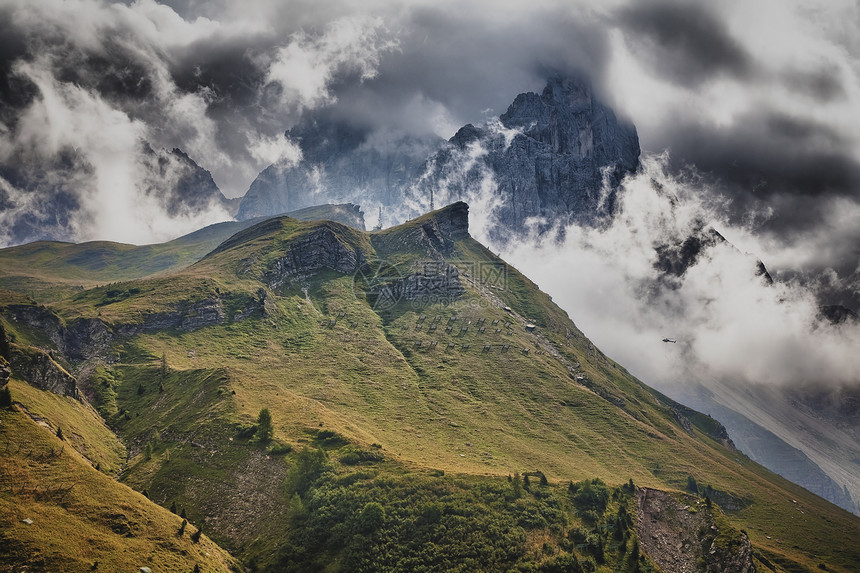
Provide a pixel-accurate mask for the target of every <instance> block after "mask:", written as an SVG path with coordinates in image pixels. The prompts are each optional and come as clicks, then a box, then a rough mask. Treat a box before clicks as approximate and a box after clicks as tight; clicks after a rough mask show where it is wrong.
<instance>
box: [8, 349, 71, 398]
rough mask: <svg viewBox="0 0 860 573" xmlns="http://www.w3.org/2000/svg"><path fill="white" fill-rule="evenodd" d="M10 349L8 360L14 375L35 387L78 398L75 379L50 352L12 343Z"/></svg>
mask: <svg viewBox="0 0 860 573" xmlns="http://www.w3.org/2000/svg"><path fill="white" fill-rule="evenodd" d="M11 350H12V352H11V356H10V358H11V361H10V362H11V366H12V372H13V373H14V374H15V376H16V377H18V378H20V379H21V380H24V381H25V382H27V383H28V384H30V385H32V386H35V387H36V388H40V389H42V390H47V391H48V392H53V393H54V394H60V395H61V396H69V397H70V398H74V399H76V400H80V392H79V391H78V385H77V381H76V380H75V378H74V377H73V376H72V375H71V374H69V373H68V372H66V370H65V369H64V368H63V367H62V366H60V365H59V364H57V363H56V362H55V361H54V359H53V358H52V357H51V355H50V354H48V353H47V352H43V351H42V350H39V349H38V348H33V347H31V346H26V347H25V346H18V345H17V344H12V345H11Z"/></svg>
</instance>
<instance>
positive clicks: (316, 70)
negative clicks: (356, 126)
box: [266, 16, 397, 108]
mask: <svg viewBox="0 0 860 573" xmlns="http://www.w3.org/2000/svg"><path fill="white" fill-rule="evenodd" d="M396 47H397V41H396V40H395V39H393V38H390V37H389V33H388V30H387V29H386V28H385V26H384V24H383V21H382V19H380V18H371V17H366V16H356V17H345V18H340V19H338V20H335V21H333V22H331V23H329V24H327V25H326V27H325V31H324V32H323V33H322V34H320V35H313V34H310V33H308V32H305V31H299V32H296V33H295V34H293V35H292V37H291V38H290V42H289V43H288V44H287V45H285V46H282V47H280V48H278V50H277V51H276V52H275V55H274V59H273V60H272V62H271V63H270V65H269V67H268V73H267V76H266V81H267V83H276V84H278V85H280V86H281V89H282V90H283V91H282V94H281V100H282V102H283V103H285V104H288V105H292V104H296V105H298V106H299V107H300V108H313V107H317V106H320V105H325V104H329V103H332V102H334V101H335V99H336V97H335V95H334V94H333V93H332V92H331V91H330V89H329V87H330V84H331V82H332V81H333V80H334V79H335V76H336V75H337V74H338V73H351V74H357V75H358V77H359V78H360V79H361V80H362V81H363V80H368V79H371V78H373V77H375V76H376V74H377V69H378V67H379V62H380V58H381V56H382V54H383V53H384V52H387V51H390V50H393V49H395V48H396Z"/></svg>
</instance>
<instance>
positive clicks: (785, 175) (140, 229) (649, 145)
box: [0, 0, 860, 299]
mask: <svg viewBox="0 0 860 573" xmlns="http://www.w3.org/2000/svg"><path fill="white" fill-rule="evenodd" d="M858 25H860V8H858V4H857V3H856V2H854V1H851V0H806V1H786V0H756V1H754V2H750V1H748V0H737V1H734V0H725V1H723V2H719V3H714V2H708V3H706V2H685V1H677V0H671V1H669V0H661V1H635V2H633V1H620V0H617V1H604V0H601V1H581V2H572V1H564V2H561V1H548V0H534V1H532V2H528V3H522V2H499V1H492V2H491V1H483V2H469V3H462V2H453V1H451V2H446V1H438V0H434V1H432V2H431V1H411V2H401V3H395V2H390V1H383V0H376V1H374V0H361V1H346V0H344V1H331V2H315V1H312V0H304V1H292V2H289V1H284V2H271V1H261V0H248V1H244V2H232V1H229V0H220V1H208V2H202V1H199V0H169V1H167V0H166V1H164V2H161V3H159V2H156V1H155V0H137V1H134V2H116V3H114V2H108V1H105V0H0V73H2V75H3V82H0V224H2V226H3V227H5V228H9V227H10V225H11V223H12V222H13V221H14V220H16V218H18V219H20V218H21V217H23V216H25V215H27V214H30V215H33V214H39V215H40V216H41V220H42V221H45V220H47V221H49V222H50V223H51V224H52V225H53V226H52V227H51V228H52V229H54V230H55V231H54V235H56V238H64V239H72V240H86V239H96V238H98V239H112V240H121V241H129V242H137V243H142V242H148V241H154V240H164V239H167V238H170V237H172V236H176V235H179V234H181V233H184V232H187V231H190V230H192V229H194V228H196V227H197V226H200V225H201V224H204V223H207V222H213V221H215V220H220V219H223V218H224V217H225V213H224V211H223V210H222V209H219V208H216V207H213V208H212V209H211V210H210V211H208V212H200V213H194V214H193V216H192V215H189V214H188V213H185V214H182V215H177V214H175V213H174V214H171V213H168V212H167V210H166V209H165V207H164V205H163V201H159V200H158V198H157V197H154V196H152V195H151V194H148V193H146V192H145V191H142V186H141V184H140V181H141V180H142V179H143V178H144V177H145V174H144V173H143V170H142V168H141V165H143V164H145V161H142V159H141V153H142V152H141V147H140V145H139V142H140V141H141V140H144V141H146V142H148V143H149V144H150V145H151V146H152V147H153V148H154V149H161V148H165V149H172V148H173V147H179V148H181V149H182V150H184V151H185V152H186V153H188V155H189V156H190V157H191V158H192V159H193V160H195V161H196V162H197V163H198V164H200V165H201V166H203V167H204V168H206V169H208V170H210V171H211V172H212V175H213V177H214V179H215V182H216V183H217V184H218V186H219V187H220V188H221V190H222V191H223V192H224V194H225V195H227V196H228V197H237V196H241V195H242V194H243V193H244V192H245V191H246V190H247V188H248V186H249V184H250V182H251V181H252V180H253V179H254V177H255V176H256V174H257V173H258V172H259V171H260V170H261V169H262V168H264V167H265V166H267V165H269V164H271V163H273V162H276V161H294V160H296V159H297V157H298V151H297V149H296V148H295V146H294V145H292V144H291V143H290V142H289V141H287V140H286V139H284V137H283V136H282V134H283V132H284V130H285V129H288V128H289V127H290V126H292V125H294V124H295V123H296V122H297V121H298V120H299V118H300V117H301V116H302V115H303V114H308V113H314V112H316V111H319V110H325V111H326V113H330V114H333V115H334V116H336V117H339V118H341V119H343V120H345V121H348V122H351V123H354V124H356V125H357V126H360V127H364V128H366V129H368V130H373V131H378V132H379V133H381V134H399V133H416V134H427V133H435V134H437V135H439V136H441V137H445V138H447V137H450V136H451V135H452V134H453V133H454V132H455V131H456V129H457V128H458V127H459V126H461V125H463V124H465V123H467V122H478V121H481V120H483V119H485V118H486V117H488V116H492V115H497V114H499V113H501V112H503V111H504V110H505V108H506V107H507V105H508V104H509V103H510V102H511V101H512V99H513V97H514V96H515V95H516V94H517V93H520V92H523V91H528V90H539V89H540V88H541V86H542V84H543V79H544V78H545V77H546V75H547V74H548V73H550V72H552V71H562V72H569V71H576V70H578V71H584V72H585V73H587V74H588V75H589V76H590V77H591V78H592V81H593V82H594V84H595V87H596V89H597V90H598V91H599V92H600V93H601V94H602V97H603V98H604V99H605V100H606V101H608V102H610V103H611V104H612V105H613V106H614V107H615V109H616V110H617V112H618V113H619V114H621V115H624V116H627V117H629V118H630V119H631V120H632V121H633V122H634V123H635V124H636V126H637V128H638V131H639V136H640V140H641V143H642V146H643V150H644V151H645V152H647V153H653V154H660V153H663V152H665V151H668V159H667V160H666V168H667V169H669V170H670V171H671V172H673V173H677V174H687V175H688V176H690V177H691V178H692V179H690V180H695V181H697V182H698V184H697V190H698V193H699V194H700V199H701V201H702V202H703V203H707V204H708V205H719V206H721V209H722V213H721V215H723V216H724V219H725V221H726V222H727V223H728V224H730V225H731V228H727V229H726V231H727V233H729V234H731V236H730V237H729V238H730V239H732V240H733V241H734V242H735V243H736V244H738V245H739V246H740V247H741V248H742V249H745V250H748V251H753V250H754V251H755V252H756V254H757V255H758V256H760V257H761V258H763V259H764V260H765V261H766V263H767V264H768V266H769V268H772V269H773V270H774V272H784V273H786V276H793V275H792V273H793V274H800V275H801V276H806V277H807V280H813V279H814V280H817V281H819V283H820V286H821V288H829V287H828V285H830V286H832V287H833V288H832V290H833V292H843V293H844V292H847V291H850V290H851V289H852V288H853V289H855V290H856V284H855V283H856V279H857V276H858V273H857V271H858V259H860V251H858V249H860V206H858V202H860V191H858V189H860V185H858V184H860V113H857V112H858V110H860V80H858V78H860V37H858V36H857V34H856V29H857V26H858ZM58 198H59V200H58ZM56 229H59V231H57V230H56ZM0 235H2V236H0V239H2V240H3V242H4V243H5V244H9V243H10V242H11V241H13V238H12V237H11V236H10V235H8V234H6V235H3V234H2V233H0ZM34 238H35V237H34ZM852 281H854V282H852ZM852 285H854V286H852ZM836 298H839V297H838V296H835V295H834V299H836ZM849 298H850V297H849Z"/></svg>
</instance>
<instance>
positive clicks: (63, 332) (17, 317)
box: [4, 296, 263, 360]
mask: <svg viewBox="0 0 860 573" xmlns="http://www.w3.org/2000/svg"><path fill="white" fill-rule="evenodd" d="M262 305H263V302H262V301H259V304H257V303H253V304H252V305H251V306H252V307H253V308H242V309H240V311H239V313H238V316H239V318H240V319H244V318H245V317H247V316H250V315H251V314H252V313H253V312H254V311H256V310H259V309H262ZM4 311H5V315H6V316H7V317H8V318H9V319H11V320H13V321H15V322H18V323H21V324H26V325H28V326H30V327H32V328H36V329H39V330H40V331H42V332H44V333H45V334H46V335H47V336H48V337H49V338H50V340H51V342H53V344H54V345H55V346H56V347H57V349H59V351H60V352H62V353H63V355H64V356H66V357H67V358H69V359H70V360H87V359H90V358H96V357H98V358H101V359H103V360H110V347H111V344H112V343H113V342H114V341H115V339H116V338H117V337H120V338H129V337H132V336H135V335H137V334H141V333H143V332H156V331H160V330H170V329H175V330H181V331H185V332H191V331H194V330H198V329H200V328H204V327H206V326H213V325H215V324H220V323H222V322H224V321H225V320H226V319H227V315H226V311H225V310H224V299H223V297H221V296H216V297H212V298H206V299H202V300H198V301H184V302H180V303H178V304H176V305H175V306H174V307H173V308H172V309H170V310H167V311H163V312H149V313H144V314H143V315H142V317H141V319H140V321H139V322H133V323H118V324H107V323H105V322H104V321H103V320H101V319H99V318H79V319H75V320H71V321H68V322H64V321H61V320H60V319H59V317H57V315H55V314H54V313H52V312H51V311H50V310H48V309H47V308H45V307H42V306H38V305H9V306H7V307H5V309H4Z"/></svg>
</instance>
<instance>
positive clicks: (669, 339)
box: [663, 338, 678, 344]
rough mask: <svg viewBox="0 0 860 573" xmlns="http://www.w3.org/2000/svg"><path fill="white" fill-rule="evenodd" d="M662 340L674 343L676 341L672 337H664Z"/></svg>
mask: <svg viewBox="0 0 860 573" xmlns="http://www.w3.org/2000/svg"><path fill="white" fill-rule="evenodd" d="M663 342H671V343H672V344H675V343H677V342H678V341H677V340H675V339H674V338H664V339H663Z"/></svg>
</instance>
